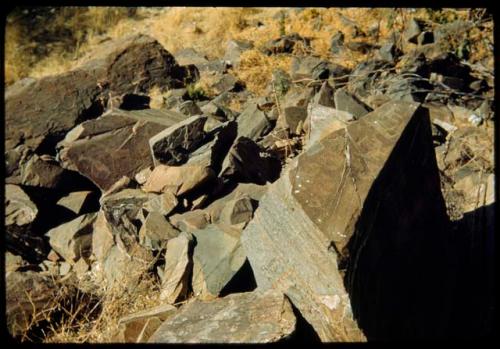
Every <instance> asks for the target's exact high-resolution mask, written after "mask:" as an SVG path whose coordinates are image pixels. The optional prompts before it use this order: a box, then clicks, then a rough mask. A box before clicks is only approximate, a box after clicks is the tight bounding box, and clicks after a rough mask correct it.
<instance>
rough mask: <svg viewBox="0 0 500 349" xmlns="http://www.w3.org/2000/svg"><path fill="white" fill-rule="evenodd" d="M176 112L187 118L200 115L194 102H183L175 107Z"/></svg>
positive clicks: (199, 110)
mask: <svg viewBox="0 0 500 349" xmlns="http://www.w3.org/2000/svg"><path fill="white" fill-rule="evenodd" d="M176 110H177V111H178V112H179V113H182V114H184V115H187V116H193V115H200V114H201V113H202V111H201V109H200V107H198V105H197V104H196V102H195V101H184V102H182V103H181V104H179V105H178V106H177V108H176Z"/></svg>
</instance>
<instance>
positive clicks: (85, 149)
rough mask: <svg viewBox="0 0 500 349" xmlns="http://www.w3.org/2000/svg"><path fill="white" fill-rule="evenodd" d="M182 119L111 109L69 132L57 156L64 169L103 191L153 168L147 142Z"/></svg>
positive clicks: (161, 113)
mask: <svg viewBox="0 0 500 349" xmlns="http://www.w3.org/2000/svg"><path fill="white" fill-rule="evenodd" d="M183 119H185V116H184V115H182V114H178V113H175V112H171V111H164V110H162V111H160V110H154V109H150V110H147V111H146V110H134V111H123V110H111V111H110V112H108V113H106V114H105V115H103V116H101V117H100V118H98V119H95V120H89V121H86V122H83V123H82V124H80V125H78V126H77V127H76V128H74V129H73V130H72V131H71V132H69V133H68V134H67V135H66V138H65V139H64V140H63V141H62V142H61V143H60V144H59V147H61V150H60V153H59V157H60V160H61V162H62V164H63V166H64V167H66V168H68V169H70V170H74V171H78V172H80V173H81V174H83V175H84V176H86V177H88V178H89V179H90V180H92V181H93V182H94V183H95V184H96V185H97V186H98V187H99V188H101V189H102V190H103V191H106V190H107V189H109V188H110V186H111V185H112V184H113V183H115V182H116V181H117V180H119V179H120V178H121V177H122V176H127V177H129V178H134V176H135V174H136V173H137V172H139V171H140V170H142V169H144V168H145V167H148V166H151V165H153V159H152V158H151V155H150V151H149V144H148V141H149V139H150V138H151V137H152V136H154V135H155V134H157V133H158V132H160V131H162V130H164V129H166V128H168V127H170V126H172V125H173V124H175V123H177V122H179V121H181V120H183Z"/></svg>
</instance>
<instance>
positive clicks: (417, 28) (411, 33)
mask: <svg viewBox="0 0 500 349" xmlns="http://www.w3.org/2000/svg"><path fill="white" fill-rule="evenodd" d="M421 32H422V29H421V24H420V23H419V21H418V20H416V19H414V18H412V19H410V21H409V23H408V26H407V28H406V30H405V31H404V33H403V37H404V38H405V40H406V41H408V42H411V43H414V44H416V43H417V38H418V36H419V35H420V33H421Z"/></svg>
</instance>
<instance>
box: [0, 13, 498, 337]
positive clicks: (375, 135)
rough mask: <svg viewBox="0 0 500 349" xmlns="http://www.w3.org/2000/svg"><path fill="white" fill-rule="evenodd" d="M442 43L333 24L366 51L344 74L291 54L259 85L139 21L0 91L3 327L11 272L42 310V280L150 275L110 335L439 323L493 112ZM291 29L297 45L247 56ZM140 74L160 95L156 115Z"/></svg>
mask: <svg viewBox="0 0 500 349" xmlns="http://www.w3.org/2000/svg"><path fill="white" fill-rule="evenodd" d="M442 30H446V29H445V28H442ZM441 37H442V36H440V35H438V33H432V32H429V31H426V29H425V26H424V24H422V23H420V22H418V21H414V22H412V24H411V26H409V27H408V29H407V32H405V33H404V34H403V40H406V41H408V42H410V43H415V44H417V47H416V48H415V51H413V52H402V50H401V49H400V48H399V46H398V41H395V42H389V43H385V44H384V45H382V46H381V47H380V48H378V47H377V46H375V45H370V46H366V47H365V46H363V47H353V46H352V45H344V34H343V33H340V32H339V33H337V34H336V35H335V37H334V38H332V49H331V51H332V52H337V53H338V52H340V51H341V50H361V49H362V50H369V51H370V50H373V51H374V52H376V53H377V54H378V58H375V59H371V60H368V61H366V62H363V63H361V64H360V65H358V66H357V67H355V68H354V69H353V70H352V71H350V70H349V69H347V68H345V67H342V66H338V65H335V64H332V63H330V62H328V61H324V60H321V59H319V58H316V57H312V56H307V55H303V56H298V57H295V58H294V59H295V61H294V64H293V65H292V70H291V71H290V72H284V71H278V70H277V71H276V72H275V74H273V81H272V86H270V89H269V90H270V91H274V92H273V95H271V96H269V97H261V98H256V97H252V96H251V95H250V93H249V92H248V91H246V90H245V89H244V88H242V86H241V84H239V82H238V81H237V80H236V78H235V77H234V76H233V75H231V74H230V73H228V71H227V68H228V64H231V65H234V66H236V65H237V64H238V63H239V60H240V58H239V56H240V55H241V53H242V52H244V51H245V50H247V49H249V48H251V47H253V44H252V43H247V42H240V41H231V42H229V43H228V46H227V52H226V55H225V58H224V60H208V59H207V58H206V57H204V56H202V55H200V54H198V53H197V52H196V51H195V50H192V49H189V50H182V51H180V52H178V54H176V55H172V54H170V53H169V52H167V51H166V50H165V49H164V48H163V47H162V46H161V45H160V44H159V43H158V42H156V41H155V40H154V39H152V38H150V37H147V36H143V35H135V36H131V37H127V38H124V39H121V40H118V41H113V42H108V43H105V44H104V45H103V46H102V47H100V48H99V51H98V53H97V54H95V55H93V56H92V60H89V61H88V62H87V63H85V64H83V65H81V66H80V67H79V68H76V69H75V70H73V71H70V72H67V73H65V74H62V75H57V76H51V77H47V78H42V79H40V80H34V79H28V80H22V81H20V82H18V83H16V84H15V85H13V86H12V87H10V88H9V89H8V90H7V91H6V96H5V98H6V143H5V144H6V149H5V159H6V187H5V188H6V195H5V205H6V228H7V229H6V247H7V251H8V252H7V255H6V257H8V258H6V272H7V274H8V277H7V279H6V282H7V318H8V325H9V330H10V332H11V334H13V335H15V336H17V335H18V333H19V328H20V327H22V324H21V322H26V321H27V322H29V320H27V319H28V318H30V316H31V318H30V319H31V320H32V319H33V316H32V315H33V314H31V315H30V314H29V312H28V311H27V310H26V308H27V307H26V304H27V303H26V302H27V301H26V300H24V299H22V300H19V295H18V292H19V288H23V289H26V290H27V291H29V292H30V293H31V294H32V296H33V298H34V299H35V300H36V302H37V303H36V305H37V306H39V305H41V306H43V299H44V297H50V294H51V292H52V291H53V288H54V287H55V286H53V284H52V283H50V282H49V280H50V278H49V276H52V277H56V278H62V280H63V281H64V280H66V279H70V278H73V279H75V278H76V279H77V280H80V281H82V282H81V283H79V285H80V286H79V287H80V288H81V291H82V292H86V293H89V294H93V295H97V296H101V295H102V293H103V292H105V291H104V290H108V291H109V290H113V292H118V293H119V292H125V291H129V290H131V289H134V287H135V286H136V285H137V284H138V283H139V282H140V280H141V278H142V277H143V276H144V275H145V274H148V275H152V276H153V277H155V278H157V279H158V280H159V283H160V285H161V287H160V288H161V290H160V296H159V299H160V301H159V302H160V304H158V306H157V307H155V308H152V309H148V310H145V311H143V312H140V313H136V314H130V315H129V316H127V317H126V318H123V319H121V321H120V331H119V333H117V334H116V337H115V338H114V339H113V340H116V341H132V342H154V343H156V342H161V343H163V342H165V343H171V342H201V343H212V342H224V343H239V342H252V343H255V342H259V343H263V342H275V341H281V340H288V341H293V338H294V335H295V334H296V333H297V331H300V328H303V327H304V326H308V327H310V328H312V332H313V333H314V334H315V336H316V338H317V339H319V340H321V341H326V342H330V341H365V340H367V339H387V338H408V337H411V338H424V337H445V336H448V335H450V333H452V332H453V331H452V330H450V328H449V324H450V321H452V319H453V317H454V316H455V313H454V312H455V311H456V310H455V307H454V299H453V297H450V295H452V294H453V292H454V289H455V287H456V285H457V284H458V282H459V279H460V277H461V276H462V274H461V270H458V269H460V268H458V269H457V267H456V266H457V265H459V266H460V267H461V268H462V269H467V268H469V269H470V270H472V268H473V267H482V266H489V265H490V264H489V263H488V261H490V260H491V259H489V258H491V254H490V253H491V246H490V243H491V241H492V239H493V237H492V236H493V235H492V234H493V225H492V224H493V221H492V217H491V215H490V212H491V211H490V208H491V207H492V205H493V204H494V195H493V186H494V175H493V170H494V165H493V159H492V157H493V152H492V149H493V147H492V133H491V130H492V120H493V118H494V116H493V110H492V93H491V89H492V87H493V85H492V80H491V79H490V76H489V75H488V73H487V72H485V71H484V70H481V68H480V67H478V66H473V65H470V64H468V63H467V62H466V61H463V60H460V59H458V58H457V57H456V56H455V55H453V54H449V53H443V54H440V55H434V53H435V51H436V50H438V46H437V45H434V44H433V42H437V41H439V40H441V39H440V38H441ZM297 45H298V46H301V47H306V48H307V47H309V45H310V40H309V39H308V38H302V37H300V36H299V35H297V34H292V35H286V36H282V37H279V38H275V40H271V41H269V42H268V43H267V44H266V45H265V47H264V48H263V51H264V52H265V53H266V54H268V55H275V54H292V52H293V48H294V47H295V46H297ZM429 45H434V46H432V49H430V48H429ZM203 74H212V75H213V76H216V77H218V82H217V83H216V84H214V86H216V87H217V88H216V90H217V91H218V96H216V97H215V98H213V99H212V100H206V99H205V100H203V99H202V98H197V97H196V96H193V94H192V93H191V94H190V93H188V92H187V88H188V85H189V84H190V83H191V82H193V81H196V79H198V78H199V77H200V75H203ZM292 79H293V80H297V79H299V80H300V79H302V80H301V81H302V82H300V81H299V82H293V80H292ZM304 81H305V82H304ZM311 81H312V83H310V82H311ZM153 87H159V88H160V89H163V90H165V91H166V90H169V96H168V97H167V98H165V99H164V100H163V101H162V103H163V107H162V108H160V109H150V108H149V105H150V102H151V97H150V91H151V89H152V88H153ZM232 99H238V100H242V101H244V102H245V103H244V104H243V108H242V110H241V112H237V111H235V110H231V109H230V108H229V101H230V100H232ZM483 208H486V209H487V213H484V212H482V211H481V212H482V213H478V212H479V211H478V210H482V209H483ZM485 212H486V211H485ZM468 215H469V216H470V217H473V218H468ZM450 218H451V219H450ZM456 231H460V232H461V233H460V234H461V235H455V236H454V235H453V232H456ZM457 236H459V237H458V238H457ZM461 236H465V238H464V239H462V238H461ZM478 236H480V238H478ZM476 239H479V241H480V242H479V243H478V244H476V245H474V251H471V250H470V249H469V248H468V245H467V243H468V242H470V241H472V240H474V241H476ZM488 251H489V252H488ZM475 256H487V257H486V262H485V259H482V260H479V259H474V258H475ZM463 257H467V258H469V259H474V260H473V261H472V262H470V263H468V262H464V261H463V260H462V258H463ZM469 269H467V270H469ZM489 275H490V274H488V273H487V272H484V276H485V277H489ZM467 276H468V277H471V274H467ZM83 280H85V283H84V282H83ZM476 281H477V282H485V283H486V284H484V285H485V286H486V287H490V286H491V285H490V284H488V282H490V281H484V279H479V278H477V279H476ZM33 285H35V286H33ZM51 285H52V286H51ZM256 286H257V287H256ZM457 300H458V296H457ZM469 311H470V312H471V313H472V312H473V309H472V308H471V309H469ZM481 311H484V312H483V313H482V316H483V318H487V317H488V316H490V315H488V314H489V313H487V310H484V307H483V308H481ZM429 314H433V315H432V316H430V317H431V318H432V319H430V318H429Z"/></svg>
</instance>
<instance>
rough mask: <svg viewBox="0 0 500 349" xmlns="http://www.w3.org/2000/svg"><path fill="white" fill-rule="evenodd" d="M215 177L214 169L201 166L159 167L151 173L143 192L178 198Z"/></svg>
mask: <svg viewBox="0 0 500 349" xmlns="http://www.w3.org/2000/svg"><path fill="white" fill-rule="evenodd" d="M214 176H215V173H214V172H213V170H212V169H210V168H209V167H206V166H199V165H182V166H167V165H158V166H156V167H155V168H154V170H153V171H152V172H151V175H150V176H149V178H148V180H147V181H146V183H145V184H144V185H143V187H142V188H143V190H144V191H146V192H155V193H161V192H170V193H172V194H174V195H176V196H180V195H183V194H185V193H188V192H189V191H191V190H193V189H196V188H197V187H199V186H200V185H202V184H204V183H205V182H207V181H208V180H210V179H211V178H213V177H214Z"/></svg>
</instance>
